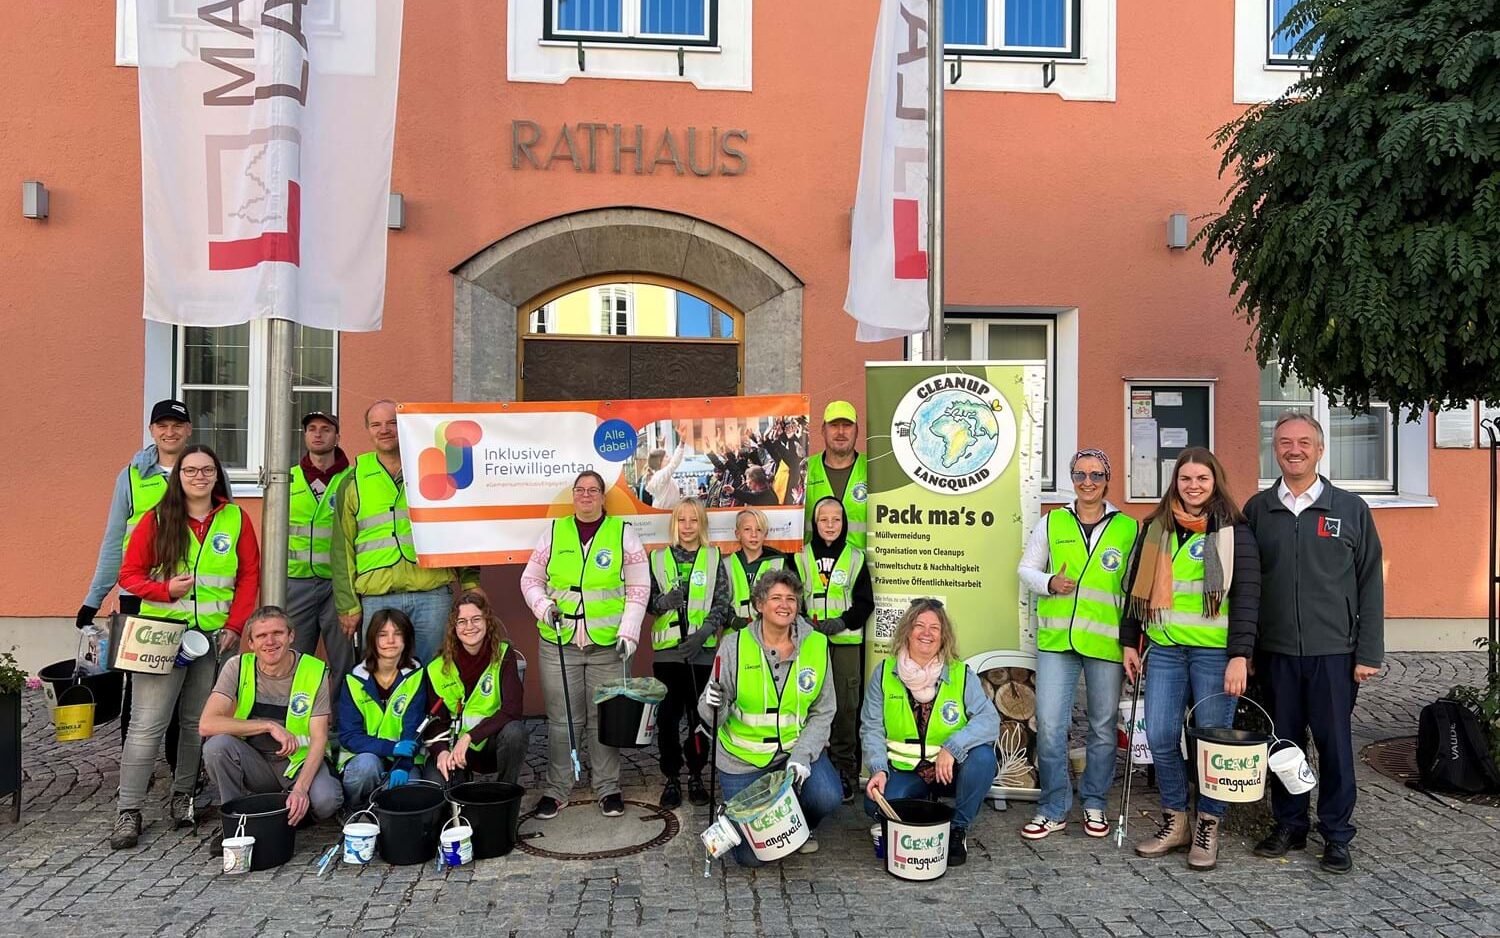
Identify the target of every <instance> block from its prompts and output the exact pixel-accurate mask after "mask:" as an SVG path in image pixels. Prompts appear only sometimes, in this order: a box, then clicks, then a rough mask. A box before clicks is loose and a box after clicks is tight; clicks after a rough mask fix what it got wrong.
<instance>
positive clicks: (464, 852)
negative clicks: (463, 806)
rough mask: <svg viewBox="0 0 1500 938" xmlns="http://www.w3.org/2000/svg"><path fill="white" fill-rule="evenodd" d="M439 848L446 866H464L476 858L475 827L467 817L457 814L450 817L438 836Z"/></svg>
mask: <svg viewBox="0 0 1500 938" xmlns="http://www.w3.org/2000/svg"><path fill="white" fill-rule="evenodd" d="M454 824H457V825H458V826H457V827H454V826H453V825H454ZM438 849H439V851H440V853H441V855H442V858H443V865H444V866H463V865H464V864H465V863H468V862H469V861H471V860H473V859H474V828H473V827H471V826H469V821H468V819H467V818H463V817H460V816H459V815H457V814H455V815H453V817H451V818H449V819H448V823H447V824H444V825H443V833H442V834H441V835H440V836H439V837H438Z"/></svg>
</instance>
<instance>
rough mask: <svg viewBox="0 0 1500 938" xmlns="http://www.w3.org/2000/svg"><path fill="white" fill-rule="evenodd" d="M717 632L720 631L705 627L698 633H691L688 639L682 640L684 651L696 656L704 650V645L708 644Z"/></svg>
mask: <svg viewBox="0 0 1500 938" xmlns="http://www.w3.org/2000/svg"><path fill="white" fill-rule="evenodd" d="M716 631H718V629H711V628H709V627H708V626H704V627H703V628H701V629H698V630H697V631H694V632H689V633H688V637H687V638H684V639H683V640H682V650H683V651H685V652H687V653H688V654H689V655H696V654H697V653H698V652H700V651H702V650H703V645H704V643H706V642H707V641H708V640H709V638H711V637H712V636H713V634H714V633H715V632H716Z"/></svg>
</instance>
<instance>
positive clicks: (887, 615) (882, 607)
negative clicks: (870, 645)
mask: <svg viewBox="0 0 1500 938" xmlns="http://www.w3.org/2000/svg"><path fill="white" fill-rule="evenodd" d="M917 598H918V597H917V596H915V595H912V596H891V595H882V596H877V597H876V598H875V641H877V642H889V641H890V640H891V639H892V638H895V636H896V626H897V625H899V624H900V623H901V617H902V616H903V615H905V614H906V610H907V609H910V608H911V604H912V600H914V599H917Z"/></svg>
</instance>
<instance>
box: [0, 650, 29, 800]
mask: <svg viewBox="0 0 1500 938" xmlns="http://www.w3.org/2000/svg"><path fill="white" fill-rule="evenodd" d="M14 651H15V648H14V647H12V648H11V650H10V651H6V652H0V797H4V796H6V795H9V796H10V798H11V810H10V815H11V820H12V821H13V822H14V821H20V820H21V690H22V689H23V688H24V687H25V686H26V672H25V671H22V670H21V667H20V665H18V664H17V663H16V656H15V655H14V654H12V652H14Z"/></svg>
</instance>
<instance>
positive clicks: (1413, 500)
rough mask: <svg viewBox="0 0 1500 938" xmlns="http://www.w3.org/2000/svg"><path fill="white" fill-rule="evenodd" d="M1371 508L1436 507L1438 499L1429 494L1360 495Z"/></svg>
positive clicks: (1356, 493)
mask: <svg viewBox="0 0 1500 938" xmlns="http://www.w3.org/2000/svg"><path fill="white" fill-rule="evenodd" d="M1354 494H1355V495H1359V497H1360V498H1363V499H1364V500H1365V504H1366V505H1369V506H1370V507H1371V508H1436V507H1437V506H1438V500H1437V499H1436V498H1434V497H1432V496H1431V495H1361V494H1360V493H1359V492H1355V493H1354Z"/></svg>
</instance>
